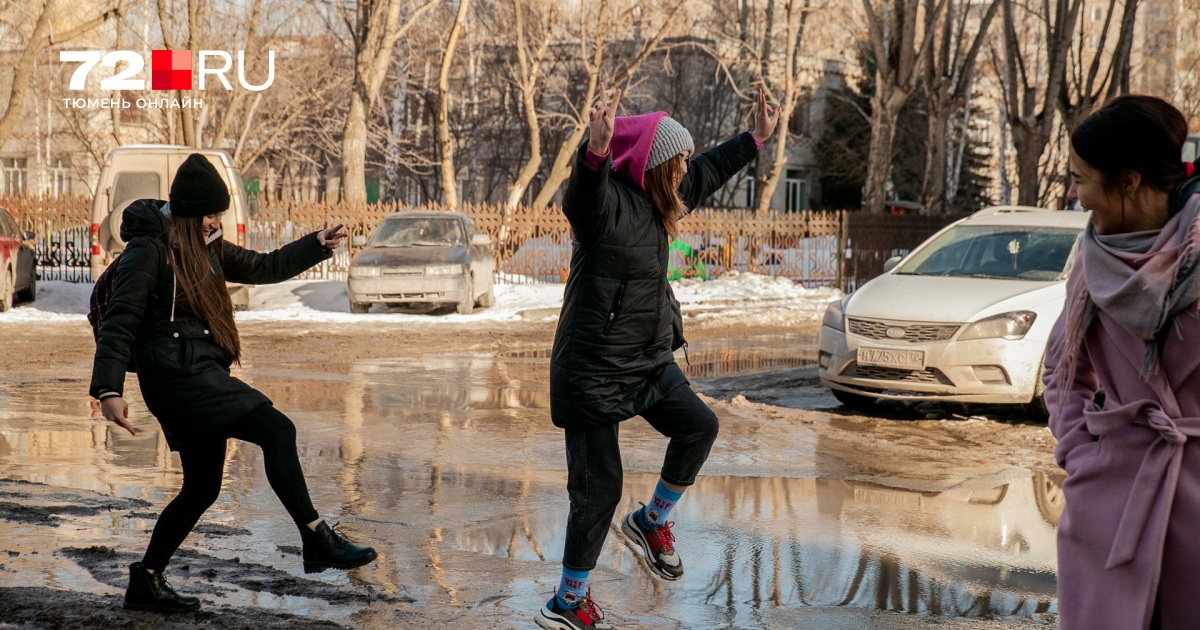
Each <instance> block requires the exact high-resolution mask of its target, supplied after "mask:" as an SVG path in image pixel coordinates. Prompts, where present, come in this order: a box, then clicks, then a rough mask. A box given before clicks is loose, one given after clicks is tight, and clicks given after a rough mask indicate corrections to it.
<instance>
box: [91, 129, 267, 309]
mask: <svg viewBox="0 0 1200 630" xmlns="http://www.w3.org/2000/svg"><path fill="white" fill-rule="evenodd" d="M193 153H199V154H201V155H203V156H204V157H206V158H208V160H209V161H210V162H212V164H213V166H215V167H216V168H217V172H218V173H220V174H221V179H223V180H225V185H227V186H229V197H230V200H229V210H228V211H226V212H225V217H224V218H223V219H222V221H221V230H222V231H223V232H224V233H225V238H226V239H229V240H230V241H232V242H234V243H237V244H238V245H240V246H242V247H245V246H246V225H247V221H246V218H247V216H248V215H247V211H248V209H247V204H246V197H245V193H243V192H242V178H241V175H239V174H238V171H237V169H235V168H234V167H233V160H231V159H229V155H228V154H226V153H225V152H224V151H219V150H217V149H197V148H194V147H185V146H179V145H171V144H131V145H126V146H122V147H117V148H115V149H113V150H112V151H111V152H109V154H108V157H107V158H106V159H105V161H104V168H102V169H101V170H100V180H99V181H98V182H97V183H96V194H95V199H94V201H93V203H92V281H95V279H96V278H99V277H100V274H101V273H102V272H103V271H104V270H105V269H106V268H107V267H108V265H109V264H111V263H112V260H113V257H114V256H116V255H117V254H118V253H120V252H121V250H123V249H125V242H124V241H122V240H121V215H122V214H123V213H124V211H125V207H126V206H128V205H129V204H130V203H132V202H134V201H136V200H138V199H166V198H167V196H168V193H169V192H170V190H171V182H172V180H174V178H175V171H176V170H177V169H178V168H179V165H180V164H182V163H183V161H184V160H186V159H187V157H188V156H189V155H191V154H193ZM229 297H230V298H231V299H232V300H233V306H234V308H239V309H244V308H246V307H248V306H249V304H250V290H249V288H248V287H246V286H245V285H240V284H234V283H230V284H229Z"/></svg>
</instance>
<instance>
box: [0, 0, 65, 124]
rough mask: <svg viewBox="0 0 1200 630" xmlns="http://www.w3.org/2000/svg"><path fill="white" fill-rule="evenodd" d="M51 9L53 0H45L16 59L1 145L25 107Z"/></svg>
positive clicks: (0, 119)
mask: <svg viewBox="0 0 1200 630" xmlns="http://www.w3.org/2000/svg"><path fill="white" fill-rule="evenodd" d="M53 11H54V0H46V5H45V6H44V7H43V8H42V12H41V13H39V14H38V18H37V23H35V24H34V26H33V34H32V35H30V36H29V43H28V44H26V46H25V50H24V52H22V53H21V58H20V59H19V60H18V61H17V67H16V69H15V72H14V73H13V79H12V91H11V92H9V95H8V108H7V109H5V110H4V117H3V118H0V146H3V145H4V143H5V142H6V141H7V140H8V137H9V136H11V135H12V132H13V129H14V128H16V126H17V121H19V120H20V119H21V112H22V111H23V110H24V108H25V90H26V89H28V88H29V79H30V77H31V76H32V75H33V66H34V61H35V60H36V59H37V55H38V53H39V52H41V49H42V46H41V45H40V43H41V42H42V41H44V40H45V39H46V34H47V32H48V31H49V28H50V14H51V12H53Z"/></svg>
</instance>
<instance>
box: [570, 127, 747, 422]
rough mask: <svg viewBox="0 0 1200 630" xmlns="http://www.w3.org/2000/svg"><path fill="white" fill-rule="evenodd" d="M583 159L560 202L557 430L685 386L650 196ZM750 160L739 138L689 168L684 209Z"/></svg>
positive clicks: (631, 408)
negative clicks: (564, 255) (565, 242)
mask: <svg viewBox="0 0 1200 630" xmlns="http://www.w3.org/2000/svg"><path fill="white" fill-rule="evenodd" d="M586 152H587V147H586V145H585V146H583V147H581V148H580V149H579V153H578V155H577V156H576V160H575V168H574V170H573V171H572V173H571V179H570V181H569V182H568V184H567V191H566V195H565V197H564V199H563V212H564V213H565V214H566V215H567V220H568V221H570V223H571V228H572V231H573V232H574V241H573V243H572V253H571V272H570V276H568V279H567V287H566V293H565V295H564V297H563V307H562V313H561V315H560V317H559V321H558V329H557V331H556V332H555V335H554V350H553V355H552V359H551V364H550V416H551V419H552V420H553V422H554V424H555V425H556V426H559V427H562V428H590V427H600V426H606V425H609V424H612V423H615V422H621V421H623V420H626V419H629V418H632V417H633V416H636V415H639V414H640V413H641V412H642V411H644V410H646V409H647V408H649V407H650V406H652V405H654V404H655V403H657V402H658V401H659V400H662V399H663V398H664V397H665V396H666V395H667V394H669V393H670V392H671V391H672V390H674V389H675V388H676V387H680V386H683V385H687V383H688V381H687V377H685V376H684V374H683V371H682V370H680V369H679V366H678V365H676V364H675V357H674V354H673V352H672V350H673V349H674V347H677V345H678V344H679V343H680V342H681V340H682V326H683V323H682V318H680V317H679V311H678V304H677V303H676V302H675V298H674V295H673V294H672V293H671V287H670V284H668V282H667V262H668V254H669V245H670V242H669V240H668V237H667V234H666V232H665V231H664V230H663V228H662V225H661V224H660V223H659V221H658V217H657V215H656V213H655V211H654V206H653V201H652V199H651V197H650V194H649V193H647V192H646V191H644V190H643V189H642V188H641V187H640V186H639V185H638V184H636V183H635V182H634V181H633V180H631V179H630V178H629V177H626V176H623V175H622V174H620V173H618V172H616V171H613V170H612V159H613V156H612V155H609V156H608V158H607V159H606V160H605V162H604V164H603V165H601V166H600V168H599V169H594V168H592V167H591V166H590V165H589V164H588V163H587V161H586ZM757 153H758V149H757V146H756V144H755V142H754V138H753V137H752V136H751V135H750V134H749V133H743V134H741V135H739V136H737V137H735V138H733V139H731V140H728V141H726V142H724V143H722V144H721V145H719V146H717V147H715V148H713V149H712V150H710V151H708V152H706V153H704V154H701V155H699V156H697V157H695V158H694V159H692V160H691V162H689V164H688V171H687V174H686V175H685V176H684V179H683V181H682V183H681V184H680V187H679V192H680V197H681V198H682V199H683V202H684V203H685V204H686V205H687V207H688V210H689V211H690V210H692V209H694V208H696V207H697V206H699V205H700V204H701V203H702V202H703V201H704V200H705V199H707V198H708V197H709V196H711V195H712V194H713V193H714V192H716V191H717V189H719V188H720V187H721V186H723V185H724V184H725V183H726V182H727V181H729V179H730V178H732V177H733V176H734V175H735V174H736V173H737V172H738V171H740V170H741V169H742V168H744V167H745V166H746V165H747V164H749V163H750V162H751V160H753V159H754V157H755V156H756V155H757ZM643 163H644V161H643ZM673 327H675V328H676V333H673V331H672V329H673ZM673 338H674V339H676V341H675V343H672V340H673Z"/></svg>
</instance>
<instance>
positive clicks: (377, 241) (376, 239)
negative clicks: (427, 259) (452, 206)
mask: <svg viewBox="0 0 1200 630" xmlns="http://www.w3.org/2000/svg"><path fill="white" fill-rule="evenodd" d="M465 242H466V239H465V238H464V236H463V229H462V222H461V221H459V220H458V219H453V218H445V219H443V218H439V217H404V218H399V219H385V220H384V221H383V223H381V224H380V225H379V227H378V228H376V230H375V234H374V235H373V236H372V237H371V243H370V246H371V247H446V246H461V245H462V244H463V243H465Z"/></svg>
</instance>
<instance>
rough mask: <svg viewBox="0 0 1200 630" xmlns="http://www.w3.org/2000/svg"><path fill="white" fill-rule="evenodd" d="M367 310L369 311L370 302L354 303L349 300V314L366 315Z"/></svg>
mask: <svg viewBox="0 0 1200 630" xmlns="http://www.w3.org/2000/svg"><path fill="white" fill-rule="evenodd" d="M369 310H371V303H370V302H355V301H354V300H350V312H351V313H366V312H367V311H369Z"/></svg>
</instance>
